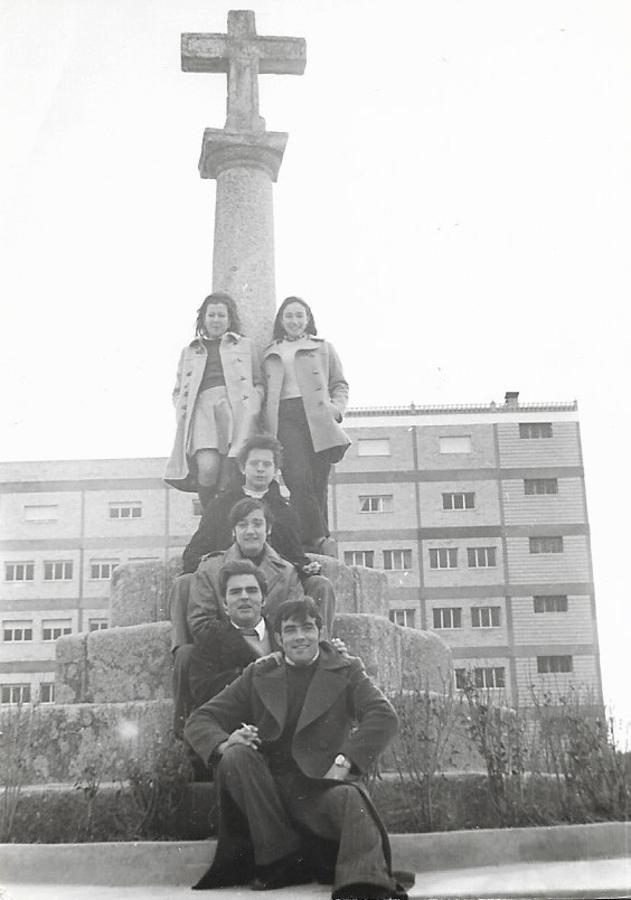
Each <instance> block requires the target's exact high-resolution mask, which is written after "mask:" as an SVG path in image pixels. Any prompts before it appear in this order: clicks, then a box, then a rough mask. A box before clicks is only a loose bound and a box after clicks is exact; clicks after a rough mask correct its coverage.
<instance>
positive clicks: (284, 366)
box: [263, 297, 350, 556]
mask: <svg viewBox="0 0 631 900" xmlns="http://www.w3.org/2000/svg"><path fill="white" fill-rule="evenodd" d="M316 335H317V329H316V325H315V321H314V319H313V313H312V312H311V309H310V307H309V305H308V304H307V303H305V301H304V300H302V299H301V298H300V297H287V298H286V299H285V300H283V302H282V304H281V306H280V309H279V310H278V313H277V314H276V318H275V320H274V341H273V342H272V343H271V344H270V345H269V347H267V348H266V350H265V351H264V353H263V370H264V373H265V382H266V385H265V392H266V400H265V407H264V416H263V418H264V422H265V427H266V429H267V430H268V431H270V432H271V433H272V434H274V435H275V436H277V437H278V439H279V441H280V442H281V444H282V445H283V465H282V467H281V471H282V473H283V479H284V481H285V484H286V485H287V487H288V488H289V491H290V493H291V503H292V506H293V508H294V510H295V511H296V513H297V515H298V519H299V521H300V528H301V537H302V541H303V544H304V547H305V549H307V550H311V551H313V552H316V553H325V554H328V555H331V556H335V555H336V552H337V551H336V547H335V542H334V541H332V540H331V539H330V532H329V527H328V514H327V493H328V482H329V473H330V470H331V464H332V463H336V462H339V461H340V459H342V457H343V456H344V453H345V452H346V450H347V448H348V446H349V444H350V440H349V438H348V436H347V435H346V434H345V432H344V431H343V429H342V428H341V427H340V422H341V421H342V417H343V415H344V412H345V410H346V405H347V402H348V384H347V382H346V379H345V377H344V372H343V370H342V364H341V362H340V360H339V357H338V355H337V353H336V352H335V349H334V347H333V345H332V344H330V343H329V342H328V341H325V340H323V339H322V338H319V337H316Z"/></svg>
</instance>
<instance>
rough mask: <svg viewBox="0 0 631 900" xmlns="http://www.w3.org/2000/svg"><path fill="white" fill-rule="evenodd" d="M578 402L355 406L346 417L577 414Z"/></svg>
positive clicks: (345, 414) (348, 410)
mask: <svg viewBox="0 0 631 900" xmlns="http://www.w3.org/2000/svg"><path fill="white" fill-rule="evenodd" d="M577 409H578V403H577V401H576V400H570V401H567V402H559V403H519V404H517V405H513V406H509V405H506V404H503V403H493V402H491V403H458V404H454V405H441V404H438V405H428V406H417V405H416V404H415V403H410V405H409V406H355V407H351V408H350V409H347V410H346V412H345V413H344V416H345V417H346V416H348V417H351V418H352V417H353V416H422V415H436V414H440V413H445V414H449V413H458V412H462V413H515V412H520V411H522V410H523V411H524V412H575V411H576V410H577Z"/></svg>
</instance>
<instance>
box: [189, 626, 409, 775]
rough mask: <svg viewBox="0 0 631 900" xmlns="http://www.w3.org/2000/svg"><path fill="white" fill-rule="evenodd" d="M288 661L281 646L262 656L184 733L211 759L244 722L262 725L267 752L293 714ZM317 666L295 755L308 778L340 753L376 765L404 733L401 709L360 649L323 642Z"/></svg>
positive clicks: (365, 767)
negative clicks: (347, 651)
mask: <svg viewBox="0 0 631 900" xmlns="http://www.w3.org/2000/svg"><path fill="white" fill-rule="evenodd" d="M285 666H286V663H285V661H284V657H283V656H282V654H281V653H275V654H272V655H271V656H267V657H263V658H262V659H260V660H257V661H256V662H254V663H252V664H251V665H249V666H248V667H247V669H245V671H244V672H243V674H242V675H240V676H239V678H237V679H236V681H233V682H232V684H230V685H228V687H226V688H225V689H224V690H223V691H222V692H221V693H220V694H219V695H218V696H216V697H213V699H212V700H209V701H208V702H207V703H205V704H204V705H203V706H200V707H199V709H197V710H195V711H194V712H193V713H192V715H191V716H190V718H189V720H188V722H187V725H186V728H185V732H184V733H185V736H186V739H187V740H188V741H189V743H190V744H191V745H192V747H193V749H194V750H195V751H196V753H197V754H198V755H199V756H201V758H202V759H203V760H204V761H206V762H208V761H209V760H210V757H211V756H212V753H213V751H214V750H215V749H216V747H217V746H218V745H219V744H221V743H222V741H225V740H227V738H228V737H229V735H230V734H231V733H232V732H233V731H234V730H235V729H236V728H238V727H239V726H240V725H241V724H242V723H243V722H247V723H248V724H250V725H256V726H257V728H258V735H259V737H260V739H261V747H260V750H261V752H262V753H263V755H265V745H266V744H267V743H270V742H273V741H277V740H278V739H279V738H280V736H281V734H282V732H283V728H284V725H285V716H286V715H287V680H286V677H285ZM317 666H318V668H317V670H316V672H315V675H314V676H313V680H312V681H311V684H310V685H309V689H308V691H307V695H306V697H305V702H304V705H303V708H302V712H301V713H300V717H299V719H298V723H297V725H296V730H295V732H294V737H293V741H292V745H291V753H292V757H293V759H294V761H295V762H296V763H297V765H298V767H299V768H300V769H301V771H302V772H303V774H304V775H306V776H307V777H308V778H322V777H323V776H324V775H325V774H326V772H328V770H329V769H330V768H331V766H332V764H333V760H334V759H335V757H336V756H337V754H338V753H344V754H345V755H346V756H348V757H349V759H351V760H352V761H353V763H354V764H355V765H356V766H357V768H358V769H359V770H360V772H362V773H364V772H368V771H369V770H370V769H371V767H372V766H373V765H374V764H375V762H376V761H377V759H378V757H379V756H380V754H381V753H382V752H383V751H384V750H385V748H386V746H387V745H388V743H389V742H390V740H391V739H392V738H393V736H394V734H395V733H396V730H397V715H396V713H395V711H394V709H393V707H392V705H391V703H390V702H389V701H388V700H387V699H386V697H385V696H384V694H383V693H382V692H381V691H380V690H379V688H378V687H376V685H375V684H373V682H372V681H371V680H370V678H369V677H368V676H367V675H366V671H365V669H364V665H363V663H362V661H361V660H360V659H359V658H358V657H352V656H342V654H341V653H338V651H337V650H335V649H334V648H333V647H331V646H330V645H328V644H326V643H323V644H321V645H320V656H319V658H318V662H317ZM356 723H357V724H356ZM355 724H356V727H355V728H352V727H351V726H353V725H355Z"/></svg>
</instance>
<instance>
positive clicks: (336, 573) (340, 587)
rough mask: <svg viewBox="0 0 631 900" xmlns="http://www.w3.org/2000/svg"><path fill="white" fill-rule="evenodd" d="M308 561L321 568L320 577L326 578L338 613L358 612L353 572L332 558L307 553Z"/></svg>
mask: <svg viewBox="0 0 631 900" xmlns="http://www.w3.org/2000/svg"><path fill="white" fill-rule="evenodd" d="M308 556H309V558H310V559H315V560H317V561H318V562H319V563H320V565H321V566H322V571H321V573H320V574H321V575H324V576H325V578H328V579H329V581H330V582H331V584H332V585H333V589H334V591H335V607H336V610H337V612H338V613H354V612H360V610H359V609H357V596H356V591H355V578H354V576H353V571H352V569H350V568H349V567H348V566H345V565H344V564H343V563H341V562H339V561H338V560H337V559H334V558H333V557H332V556H320V555H319V554H315V553H309V554H308Z"/></svg>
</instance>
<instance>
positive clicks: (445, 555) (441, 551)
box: [429, 547, 458, 569]
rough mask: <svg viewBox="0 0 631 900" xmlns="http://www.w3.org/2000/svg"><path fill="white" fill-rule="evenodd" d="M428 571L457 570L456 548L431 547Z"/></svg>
mask: <svg viewBox="0 0 631 900" xmlns="http://www.w3.org/2000/svg"><path fill="white" fill-rule="evenodd" d="M429 567H430V569H457V568H458V548H457V547H432V548H431V549H430V551H429Z"/></svg>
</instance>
